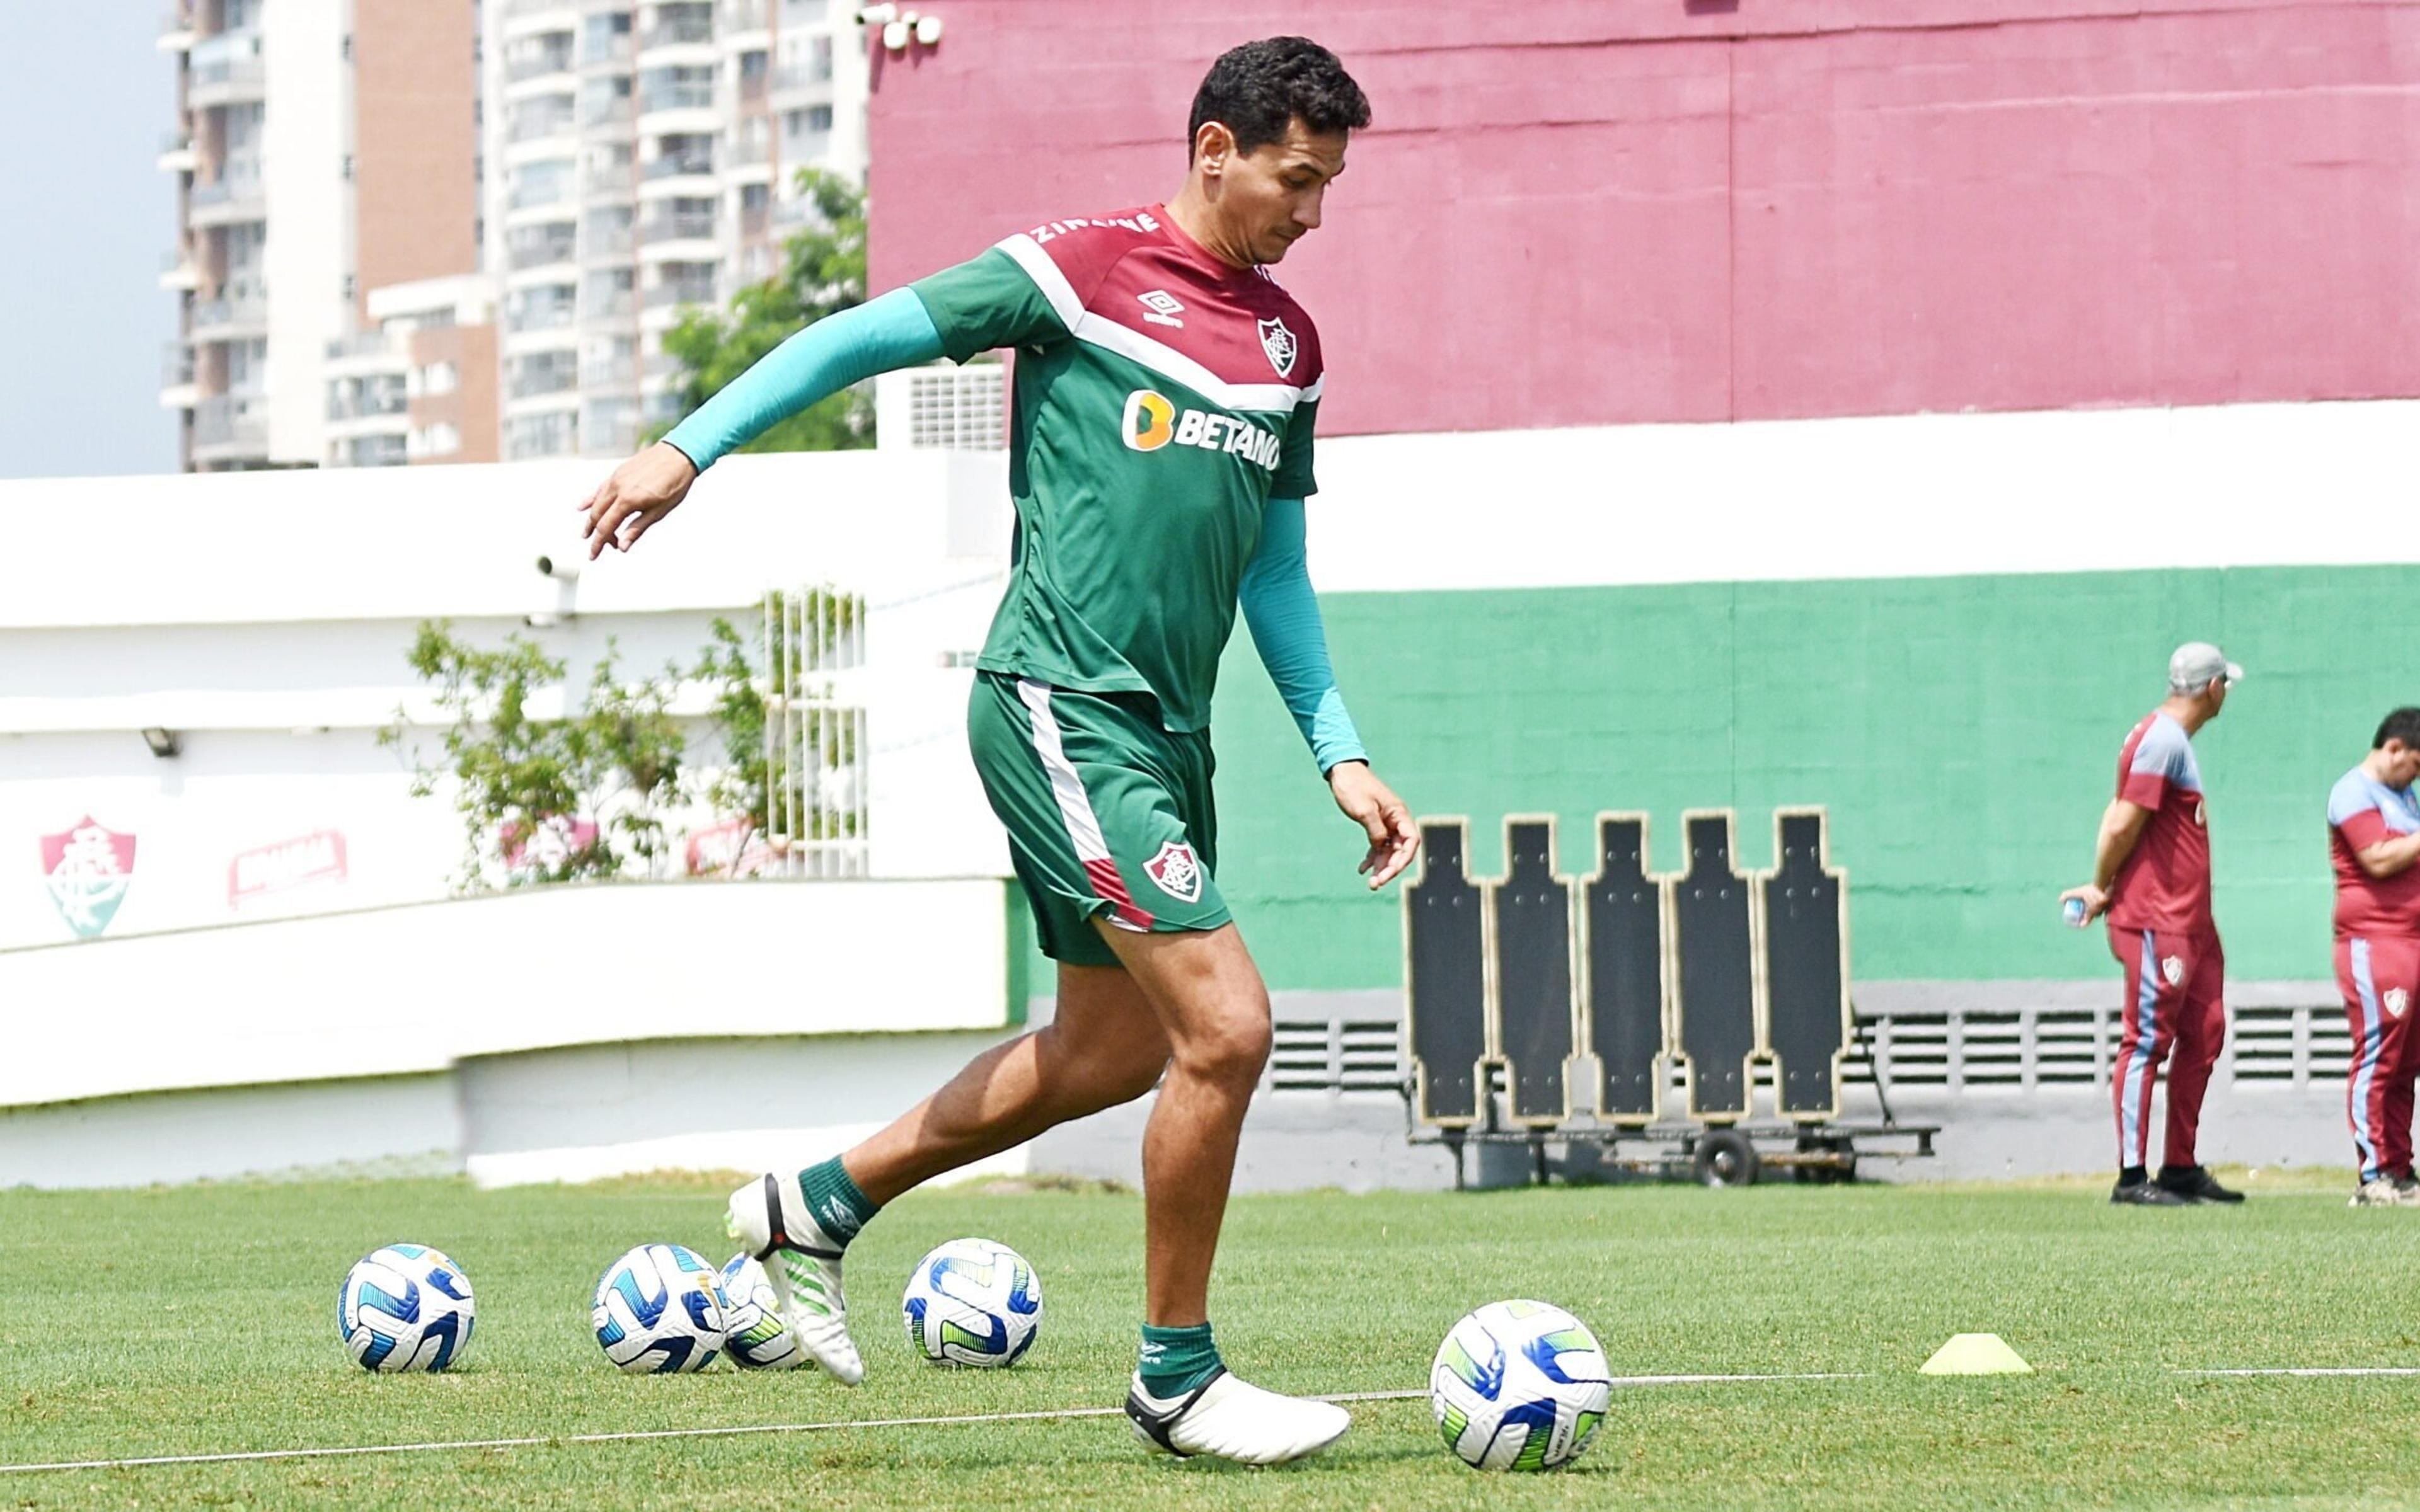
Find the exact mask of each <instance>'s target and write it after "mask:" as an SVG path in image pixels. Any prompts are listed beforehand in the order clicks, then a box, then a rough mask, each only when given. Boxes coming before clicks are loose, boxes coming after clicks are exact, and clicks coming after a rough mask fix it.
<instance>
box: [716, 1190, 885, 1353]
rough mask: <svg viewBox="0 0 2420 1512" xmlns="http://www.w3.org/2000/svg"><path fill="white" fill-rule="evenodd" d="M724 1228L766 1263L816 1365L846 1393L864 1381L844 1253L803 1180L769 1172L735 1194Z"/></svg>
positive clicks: (787, 1313) (788, 1319) (767, 1272)
mask: <svg viewBox="0 0 2420 1512" xmlns="http://www.w3.org/2000/svg"><path fill="white" fill-rule="evenodd" d="M722 1226H723V1229H724V1231H725V1232H727V1233H728V1234H730V1236H731V1237H732V1238H733V1239H735V1240H737V1241H738V1242H739V1243H740V1244H741V1245H742V1246H743V1247H745V1248H746V1249H747V1251H748V1253H749V1254H751V1255H753V1256H755V1257H757V1258H758V1259H760V1260H762V1261H764V1262H765V1275H766V1278H767V1279H768V1280H769V1281H771V1282H772V1283H773V1294H774V1295H775V1296H777V1297H779V1298H780V1299H781V1301H782V1317H783V1320H784V1321H786V1322H787V1323H788V1324H789V1325H790V1332H791V1333H792V1334H793V1335H797V1337H798V1340H799V1343H800V1344H801V1345H803V1346H805V1347H806V1351H807V1353H808V1355H809V1356H810V1357H811V1358H813V1359H814V1363H815V1364H817V1365H821V1366H823V1367H824V1369H825V1371H826V1372H828V1373H829V1374H830V1376H831V1378H832V1379H833V1380H834V1381H839V1382H840V1383H841V1384H842V1385H844V1386H854V1385H856V1384H857V1383H858V1382H859V1381H863V1380H864V1379H865V1362H864V1361H863V1360H862V1359H861V1358H860V1357H859V1355H858V1352H857V1345H856V1344H855V1343H854V1342H853V1341H851V1340H850V1338H849V1336H848V1302H847V1300H846V1299H845V1297H844V1296H843V1295H842V1294H841V1289H840V1257H841V1250H842V1248H843V1246H842V1245H841V1244H840V1243H838V1242H835V1241H834V1240H833V1239H832V1237H831V1236H830V1234H828V1233H826V1232H824V1229H823V1226H822V1225H820V1224H818V1223H817V1222H816V1221H815V1217H814V1212H813V1211H810V1210H809V1208H808V1206H807V1203H806V1200H805V1198H804V1197H802V1196H800V1195H799V1180H798V1178H797V1177H796V1176H792V1177H789V1178H787V1179H786V1180H785V1179H783V1178H782V1177H779V1176H775V1175H772V1174H769V1173H768V1174H767V1175H766V1176H764V1177H762V1178H760V1179H759V1180H753V1181H751V1182H749V1183H748V1184H747V1185H746V1186H743V1187H741V1188H740V1189H739V1190H738V1191H737V1192H734V1193H733V1194H731V1207H730V1210H729V1211H727V1212H726V1213H725V1214H724V1215H723V1224H722Z"/></svg>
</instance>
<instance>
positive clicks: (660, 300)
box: [647, 281, 714, 310]
mask: <svg viewBox="0 0 2420 1512" xmlns="http://www.w3.org/2000/svg"><path fill="white" fill-rule="evenodd" d="M713 302H714V285H713V284H712V283H711V282H706V281H698V282H690V283H681V284H659V285H656V286H655V287H653V288H651V289H649V290H647V308H648V309H650V310H660V309H663V308H664V307H666V306H667V305H675V304H712V303H713Z"/></svg>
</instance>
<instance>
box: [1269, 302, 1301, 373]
mask: <svg viewBox="0 0 2420 1512" xmlns="http://www.w3.org/2000/svg"><path fill="white" fill-rule="evenodd" d="M1295 349H1296V348H1295V339H1294V332H1291V331H1288V330H1287V329H1286V327H1285V322H1284V321H1283V320H1280V319H1279V318H1277V317H1276V316H1270V317H1269V318H1268V319H1266V320H1264V321H1262V322H1261V350H1263V351H1264V352H1266V353H1268V354H1269V365H1270V366H1271V367H1274V368H1276V369H1277V370H1278V377H1280V378H1284V377H1286V376H1287V375H1288V374H1290V373H1292V372H1293V371H1294V355H1295Z"/></svg>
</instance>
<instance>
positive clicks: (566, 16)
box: [504, 0, 580, 31]
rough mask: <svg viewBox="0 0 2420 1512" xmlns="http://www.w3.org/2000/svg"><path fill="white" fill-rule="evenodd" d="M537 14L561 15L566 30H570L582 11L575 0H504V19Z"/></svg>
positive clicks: (525, 17) (515, 19) (528, 17)
mask: <svg viewBox="0 0 2420 1512" xmlns="http://www.w3.org/2000/svg"><path fill="white" fill-rule="evenodd" d="M537 16H560V17H561V18H562V20H563V23H564V30H566V31H569V30H570V29H571V27H572V26H573V25H575V24H577V23H578V22H579V19H580V11H579V7H578V6H577V5H575V4H574V3H573V0H504V20H506V21H508V22H513V21H528V20H531V19H532V18H534V17H537Z"/></svg>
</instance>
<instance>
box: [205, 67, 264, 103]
mask: <svg viewBox="0 0 2420 1512" xmlns="http://www.w3.org/2000/svg"><path fill="white" fill-rule="evenodd" d="M267 80H268V74H267V71H266V70H265V69H262V67H261V63H260V59H258V58H256V57H230V58H213V59H212V60H210V61H209V62H208V63H196V64H194V69H193V73H192V75H191V76H190V77H189V78H188V79H187V80H186V81H185V87H186V90H187V96H186V100H187V103H189V104H192V105H194V107H195V108H200V107H202V106H205V105H214V104H224V103H225V101H226V100H232V99H234V98H236V97H237V96H239V95H242V94H246V93H249V92H251V91H255V90H258V89H260V88H261V87H262V86H263V85H265V84H266V82H267Z"/></svg>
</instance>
